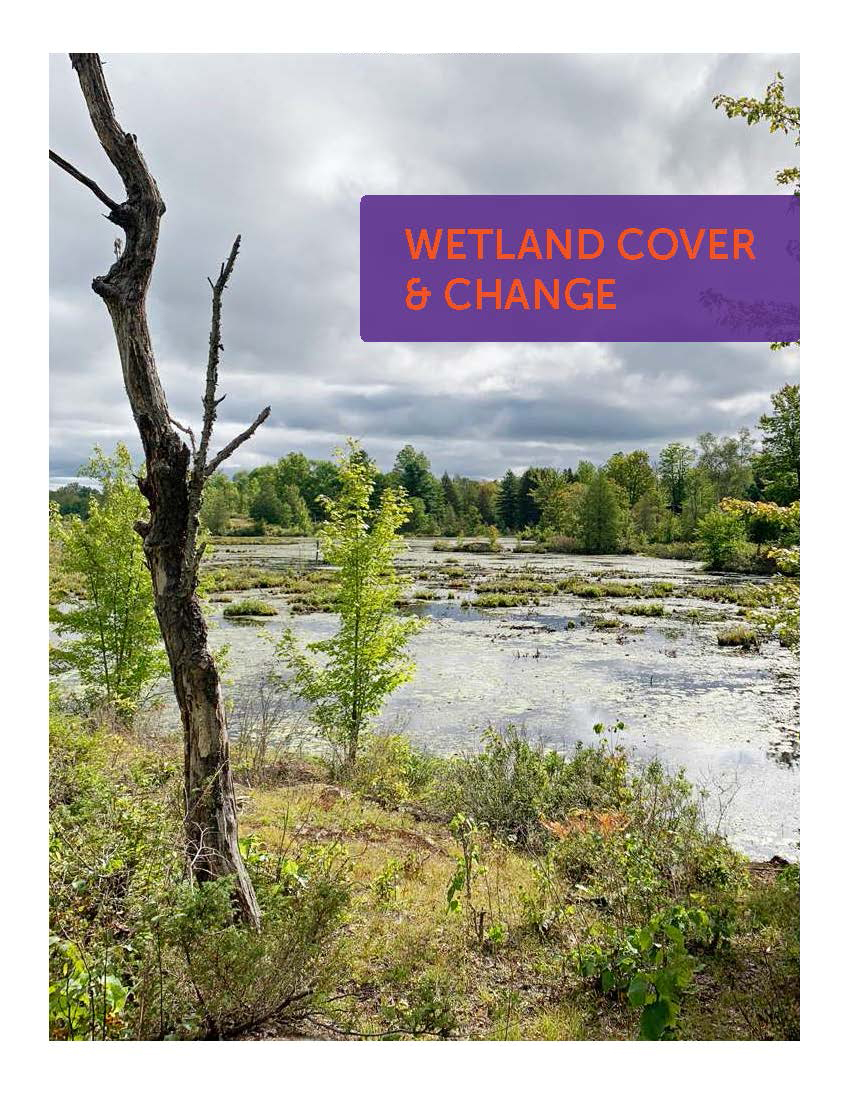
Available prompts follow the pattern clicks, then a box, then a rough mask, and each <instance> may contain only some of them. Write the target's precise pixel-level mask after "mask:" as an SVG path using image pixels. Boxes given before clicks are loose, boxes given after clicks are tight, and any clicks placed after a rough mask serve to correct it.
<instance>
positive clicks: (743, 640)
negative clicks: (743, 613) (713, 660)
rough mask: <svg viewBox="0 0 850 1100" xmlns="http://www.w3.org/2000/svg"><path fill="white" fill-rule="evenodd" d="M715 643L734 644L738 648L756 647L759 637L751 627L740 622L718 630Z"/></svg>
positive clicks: (721, 644) (722, 644)
mask: <svg viewBox="0 0 850 1100" xmlns="http://www.w3.org/2000/svg"><path fill="white" fill-rule="evenodd" d="M717 644H718V645H720V646H730V647H731V646H734V647H737V648H739V649H757V648H758V644H759V637H758V634H757V632H756V631H755V630H753V628H752V627H750V626H744V625H743V624H740V625H736V626H730V627H729V628H728V629H727V630H721V631H719V632H718V635H717Z"/></svg>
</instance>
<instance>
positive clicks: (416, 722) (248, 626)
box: [209, 539, 799, 858]
mask: <svg viewBox="0 0 850 1100" xmlns="http://www.w3.org/2000/svg"><path fill="white" fill-rule="evenodd" d="M505 546H506V547H511V546H512V544H511V543H510V542H509V541H507V540H506V541H505ZM447 562H452V563H453V566H452V571H453V572H455V573H456V574H458V575H459V574H460V572H461V570H462V572H463V577H462V578H461V579H460V580H457V579H455V580H454V581H453V587H449V586H448V585H449V583H452V582H449V580H448V578H447V576H446V573H447V569H446V566H447ZM211 564H212V565H228V566H241V565H251V566H260V567H262V568H264V569H279V568H280V569H282V568H292V567H294V568H302V569H310V568H314V567H316V564H317V563H316V543H315V540H311V539H303V540H294V541H292V542H288V543H283V544H273V545H259V544H256V543H255V544H250V545H245V546H240V545H237V546H234V545H226V546H217V547H215V549H214V553H213V557H212V561H211ZM400 565H401V568H402V570H403V571H405V572H406V573H408V574H410V577H411V591H415V593H416V595H417V597H419V598H418V599H416V600H415V601H414V602H412V603H411V607H410V611H411V613H414V614H418V615H421V616H423V617H424V618H425V626H424V628H423V630H422V631H421V632H420V633H419V634H418V635H416V636H415V637H414V639H413V641H412V642H411V645H410V649H411V651H412V655H413V657H414V658H415V661H416V675H415V678H414V679H413V681H412V682H410V683H408V684H406V685H404V686H403V687H402V688H400V689H399V690H398V691H397V692H396V693H395V694H394V695H393V696H391V698H390V700H389V701H388V703H387V705H386V707H385V709H384V712H383V714H382V717H381V725H382V727H383V728H385V729H392V730H399V731H404V732H405V733H407V734H408V735H409V737H410V738H411V740H412V741H413V742H414V743H415V744H417V745H419V746H421V747H424V748H427V749H429V750H431V751H433V752H437V753H452V752H458V751H463V750H469V749H475V748H477V747H478V746H479V745H480V741H481V735H482V733H483V732H484V731H485V730H486V729H487V728H488V727H490V726H492V727H496V728H504V727H506V726H508V725H510V724H513V725H514V726H516V727H518V728H520V729H522V730H523V731H524V732H525V734H526V735H527V736H528V737H529V738H531V739H534V740H539V741H540V742H542V743H544V744H546V745H548V746H552V747H555V748H557V749H568V748H569V747H570V746H571V745H574V744H575V743H576V742H577V741H584V742H585V743H593V742H594V741H595V739H596V738H597V737H598V735H596V734H594V732H593V727H594V725H596V724H597V723H602V724H603V725H604V726H605V727H609V726H612V725H614V724H615V723H617V722H622V723H624V724H625V728H624V729H623V730H620V731H618V732H617V733H616V734H615V735H614V736H615V739H616V740H617V742H618V743H619V744H621V745H623V746H624V747H625V748H626V749H627V750H628V751H629V752H630V753H632V754H633V755H634V756H635V757H637V758H639V759H649V758H651V757H653V756H658V757H659V758H660V759H661V760H662V761H663V762H664V763H665V764H667V765H668V766H671V767H676V768H679V767H682V768H684V769H685V770H686V772H687V775H688V777H689V779H690V780H691V781H692V782H693V783H694V785H695V786H696V787H697V788H700V789H703V790H704V791H705V792H706V793H705V796H704V798H705V809H706V814H707V817H708V819H709V822H710V823H712V824H713V823H714V821H713V820H712V819H714V820H717V821H719V822H720V825H721V828H722V830H723V831H724V832H725V833H726V834H727V835H728V837H729V839H730V841H731V842H732V843H733V844H734V845H736V846H737V847H738V848H740V849H741V850H742V851H744V852H746V853H747V854H748V855H750V856H751V857H753V858H769V857H770V856H772V855H774V854H779V855H783V856H796V855H797V854H798V847H797V845H798V840H799V775H798V751H797V746H798V728H799V727H798V662H797V659H796V657H795V656H794V655H793V654H792V653H791V652H789V651H788V650H785V649H782V648H780V647H779V645H778V644H777V643H773V642H769V643H766V644H764V645H762V646H761V647H760V648H759V649H758V650H755V651H743V650H740V649H734V648H725V647H720V646H719V645H718V644H717V634H718V630H719V629H722V628H723V627H724V626H729V625H733V624H734V623H736V622H737V623H740V621H741V619H740V615H739V613H738V608H737V607H736V606H734V605H729V604H718V603H714V602H712V603H708V602H706V601H704V600H700V599H697V598H694V597H693V596H691V595H689V590H690V589H692V588H693V587H695V586H697V585H702V584H705V583H707V581H709V580H710V581H711V583H719V582H722V581H723V580H724V578H722V577H717V576H712V577H711V578H707V577H706V575H705V573H704V572H703V571H702V567H701V566H700V565H699V563H696V562H690V561H679V560H669V559H658V558H650V557H642V556H614V555H612V556H606V557H599V556H593V557H582V556H576V555H538V554H528V553H509V552H502V553H498V554H480V553H476V554H472V553H465V552H463V551H460V550H456V549H453V550H452V551H451V552H450V553H448V554H447V553H444V552H439V551H435V550H434V549H433V540H415V539H414V540H411V541H410V543H409V545H408V549H407V551H406V552H405V553H404V554H403V556H402V558H401V559H400ZM511 571H519V572H521V573H522V574H523V575H525V576H534V577H536V578H538V579H542V580H544V581H545V579H546V578H547V577H551V578H553V579H554V578H563V577H564V576H568V577H569V576H576V577H582V578H586V579H588V580H606V579H608V580H620V579H622V580H624V581H626V582H628V581H638V582H641V583H645V582H653V581H663V582H668V583H671V584H672V585H674V589H673V591H672V593H671V594H670V595H669V596H665V597H664V598H663V600H661V601H659V602H662V603H663V608H664V615H663V617H659V618H650V617H647V616H644V615H640V616H639V615H636V614H630V613H629V609H630V607H633V606H635V605H634V604H633V603H630V601H628V600H624V599H622V598H620V599H617V598H615V597H602V598H598V599H593V598H592V599H588V598H582V597H578V596H575V595H571V594H570V593H569V592H559V593H555V594H547V595H541V596H539V603H538V604H536V605H535V604H533V603H532V604H530V605H527V606H522V607H509V608H493V609H479V608H475V607H469V606H463V604H464V602H465V599H466V598H469V597H471V596H473V591H472V586H473V585H474V584H477V583H480V582H481V581H482V580H487V579H491V578H495V577H509V576H510V575H511ZM726 579H727V580H729V581H733V580H734V582H735V583H740V582H741V580H742V578H740V577H735V578H731V577H730V578H726ZM752 583H761V582H760V581H758V580H757V579H756V580H754V581H753V582H752ZM252 594H253V593H250V592H240V593H239V594H238V598H242V597H244V596H248V595H252ZM256 594H257V595H260V596H261V597H262V599H263V600H266V601H268V602H270V603H272V604H273V605H274V606H275V607H276V608H277V609H278V615H277V616H275V617H273V618H268V619H263V620H256V619H241V620H240V619H227V618H225V617H224V615H223V611H224V608H225V607H226V606H227V604H226V603H212V604H211V605H210V614H209V620H210V625H211V636H210V641H211V644H213V645H215V646H219V645H222V644H227V646H228V647H229V666H230V673H229V677H230V680H231V684H230V689H229V690H231V691H234V692H238V691H240V690H246V689H249V688H250V683H251V680H252V678H256V677H258V676H259V675H261V672H262V669H263V668H264V667H265V666H267V664H268V663H269V662H270V660H271V659H272V656H273V639H274V638H275V637H276V636H279V635H280V634H281V632H282V631H283V630H284V629H285V628H287V627H291V628H292V629H293V631H294V633H295V634H296V636H297V637H299V638H301V639H302V640H303V641H305V642H307V641H313V640H316V639H318V638H323V637H327V636H329V635H330V634H332V633H333V632H334V630H335V628H336V617H335V615H333V614H327V613H313V614H294V615H293V614H291V612H290V610H289V603H288V600H287V597H286V596H285V595H282V594H279V593H276V592H275V590H274V589H271V590H264V591H263V592H261V593H256ZM225 598H226V597H225ZM234 598H237V597H236V596H235V594H234ZM624 605H625V606H624ZM615 620H616V621H617V622H618V623H619V626H615V625H613V624H614V621H615ZM270 639H271V640H270Z"/></svg>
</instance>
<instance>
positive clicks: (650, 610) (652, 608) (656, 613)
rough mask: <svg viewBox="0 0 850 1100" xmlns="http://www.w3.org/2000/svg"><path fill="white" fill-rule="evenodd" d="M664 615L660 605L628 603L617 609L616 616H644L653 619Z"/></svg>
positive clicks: (662, 605) (662, 607)
mask: <svg viewBox="0 0 850 1100" xmlns="http://www.w3.org/2000/svg"><path fill="white" fill-rule="evenodd" d="M664 613H665V612H664V604H661V603H630V604H625V605H624V606H622V607H618V608H617V614H618V615H645V616H647V617H649V618H653V619H660V618H662V616H663V615H664Z"/></svg>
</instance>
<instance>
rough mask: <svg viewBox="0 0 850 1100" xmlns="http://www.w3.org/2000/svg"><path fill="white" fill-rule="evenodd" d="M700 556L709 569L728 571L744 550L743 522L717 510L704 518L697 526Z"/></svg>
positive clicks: (744, 534) (744, 532) (744, 533)
mask: <svg viewBox="0 0 850 1100" xmlns="http://www.w3.org/2000/svg"><path fill="white" fill-rule="evenodd" d="M697 537H698V539H699V544H700V548H701V556H702V558H703V560H704V561H705V563H706V564H707V565H708V567H709V569H729V568H731V567H732V566H733V565H734V564H735V563H736V562H737V561H738V559H739V558H741V557H742V556H743V554H744V553H745V550H746V531H745V528H744V524H743V522H742V521H741V520H740V519H739V518H738V517H737V516H734V515H731V514H730V513H728V512H721V511H719V510H718V509H715V510H714V511H711V512H709V513H708V515H707V516H704V517H703V518H702V519H701V520H700V521H699V523H698V524H697Z"/></svg>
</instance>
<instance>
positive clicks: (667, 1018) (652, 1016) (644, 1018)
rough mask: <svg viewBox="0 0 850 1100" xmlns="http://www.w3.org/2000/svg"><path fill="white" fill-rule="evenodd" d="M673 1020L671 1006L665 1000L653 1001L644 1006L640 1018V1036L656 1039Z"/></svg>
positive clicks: (660, 1036)
mask: <svg viewBox="0 0 850 1100" xmlns="http://www.w3.org/2000/svg"><path fill="white" fill-rule="evenodd" d="M672 1022H673V1006H672V1005H671V1003H670V1002H669V1001H667V1000H663V1001H654V1002H653V1003H652V1004H651V1005H647V1006H646V1008H644V1010H643V1012H642V1014H641V1018H640V1038H641V1039H650V1040H657V1039H660V1038H662V1036H663V1035H664V1032H665V1031H666V1030H667V1028H668V1027H669V1026H670V1024H672Z"/></svg>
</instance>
